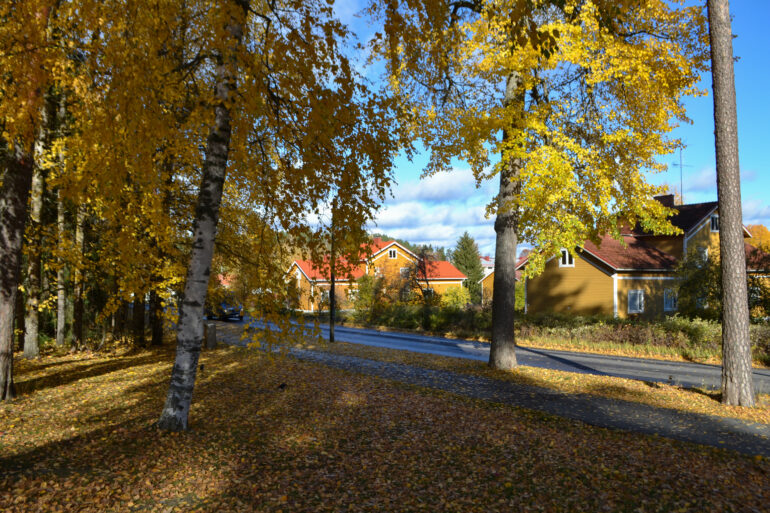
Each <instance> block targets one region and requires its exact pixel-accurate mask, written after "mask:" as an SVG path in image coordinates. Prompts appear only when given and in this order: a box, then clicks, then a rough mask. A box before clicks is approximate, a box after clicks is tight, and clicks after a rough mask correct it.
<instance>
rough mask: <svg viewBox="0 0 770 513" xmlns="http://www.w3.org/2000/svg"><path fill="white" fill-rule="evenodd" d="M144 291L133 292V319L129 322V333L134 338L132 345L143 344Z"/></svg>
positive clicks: (138, 345)
mask: <svg viewBox="0 0 770 513" xmlns="http://www.w3.org/2000/svg"><path fill="white" fill-rule="evenodd" d="M144 310H145V300H144V292H142V293H141V294H139V293H135V294H134V308H133V319H132V322H131V334H132V335H133V338H134V347H141V346H144V342H145V340H144Z"/></svg>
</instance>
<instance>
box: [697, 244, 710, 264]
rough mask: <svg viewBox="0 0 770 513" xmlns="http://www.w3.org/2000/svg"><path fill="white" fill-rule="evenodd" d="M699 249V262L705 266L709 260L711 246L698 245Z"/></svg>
mask: <svg viewBox="0 0 770 513" xmlns="http://www.w3.org/2000/svg"><path fill="white" fill-rule="evenodd" d="M697 250H698V258H699V259H700V261H699V262H698V263H699V265H700V267H703V266H704V265H706V264H707V263H708V261H709V248H705V247H703V246H698V248H697Z"/></svg>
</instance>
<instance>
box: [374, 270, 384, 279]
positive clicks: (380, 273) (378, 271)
mask: <svg viewBox="0 0 770 513" xmlns="http://www.w3.org/2000/svg"><path fill="white" fill-rule="evenodd" d="M374 276H375V277H376V278H382V268H381V267H375V268H374Z"/></svg>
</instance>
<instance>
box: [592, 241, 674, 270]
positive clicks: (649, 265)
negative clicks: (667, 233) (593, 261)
mask: <svg viewBox="0 0 770 513" xmlns="http://www.w3.org/2000/svg"><path fill="white" fill-rule="evenodd" d="M623 242H625V243H626V246H624V245H623V244H622V243H621V242H620V241H618V240H616V239H614V238H613V237H612V236H610V235H605V236H604V237H602V239H601V241H600V243H599V245H598V246H597V245H596V244H594V243H593V242H591V241H590V240H587V241H585V243H584V244H583V249H584V250H585V251H587V252H588V253H590V254H592V255H593V256H595V257H596V258H599V259H600V260H602V261H604V262H605V263H607V264H609V265H610V267H612V268H613V269H656V270H657V269H661V270H666V271H667V270H671V269H673V268H675V267H676V263H677V260H676V258H674V257H673V256H672V255H669V254H668V253H666V252H663V251H661V250H659V249H657V248H655V247H653V246H651V245H649V244H645V243H644V242H642V239H639V238H637V237H634V236H632V235H626V236H624V237H623Z"/></svg>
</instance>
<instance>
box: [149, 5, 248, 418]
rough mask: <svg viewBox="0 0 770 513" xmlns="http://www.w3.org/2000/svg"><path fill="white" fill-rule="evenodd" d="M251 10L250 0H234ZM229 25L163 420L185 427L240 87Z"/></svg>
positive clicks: (239, 30)
mask: <svg viewBox="0 0 770 513" xmlns="http://www.w3.org/2000/svg"><path fill="white" fill-rule="evenodd" d="M233 1H235V0H233ZM235 3H236V4H237V5H238V6H240V7H242V8H243V13H244V16H245V13H246V12H247V11H248V1H247V0H239V1H236V2H235ZM227 30H228V32H230V34H231V35H232V36H233V41H234V42H235V45H236V48H230V49H228V51H229V53H230V55H227V54H225V55H222V56H219V59H218V61H219V62H218V63H217V66H216V86H215V87H216V98H217V100H218V104H217V105H216V107H215V121H214V126H213V127H212V128H211V132H210V133H209V136H208V139H207V141H206V156H205V159H204V162H203V178H202V181H201V186H200V192H199V195H198V203H197V206H196V209H195V226H194V242H193V247H192V252H191V255H190V264H189V266H188V269H187V279H186V281H185V287H184V296H183V298H182V302H181V305H180V307H179V324H178V327H177V349H176V358H175V360H174V367H173V369H172V371H171V384H170V385H169V390H168V395H167V396H166V404H165V406H164V407H163V411H162V412H161V415H160V419H159V421H158V427H159V428H160V429H164V430H168V431H186V430H187V429H188V417H189V413H190V405H191V403H192V393H193V387H194V385H195V375H196V371H197V368H198V358H199V356H200V351H201V345H202V343H203V309H204V304H205V302H206V290H207V287H208V281H209V273H210V269H211V259H212V256H213V254H214V241H215V236H216V229H217V222H218V220H219V206H220V203H221V200H222V188H223V186H224V181H225V171H226V168H227V158H228V153H229V146H230V119H231V116H230V99H231V98H232V95H233V94H234V92H235V85H236V84H235V81H236V78H237V66H236V58H235V53H236V51H237V46H238V45H240V43H241V40H242V38H243V21H236V20H234V19H232V20H231V21H230V23H229V24H228V25H227Z"/></svg>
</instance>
